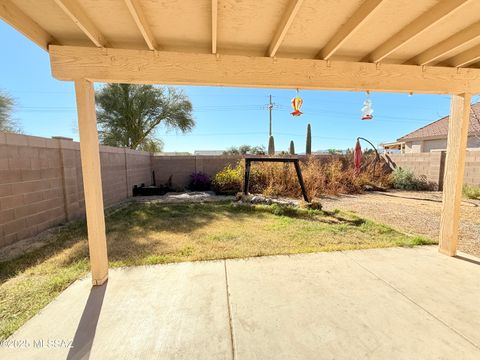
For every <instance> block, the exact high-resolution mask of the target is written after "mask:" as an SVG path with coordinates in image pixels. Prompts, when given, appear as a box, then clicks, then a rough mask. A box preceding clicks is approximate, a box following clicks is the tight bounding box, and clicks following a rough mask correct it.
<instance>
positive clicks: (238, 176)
mask: <svg viewBox="0 0 480 360" xmlns="http://www.w3.org/2000/svg"><path fill="white" fill-rule="evenodd" d="M212 185H213V189H214V190H215V192H216V193H218V194H228V195H234V194H236V193H237V192H239V191H240V189H241V187H242V168H241V167H240V166H236V167H234V168H232V167H231V166H230V165H227V166H226V167H225V168H224V169H222V170H220V171H219V172H218V173H217V174H215V176H214V178H213V181H212Z"/></svg>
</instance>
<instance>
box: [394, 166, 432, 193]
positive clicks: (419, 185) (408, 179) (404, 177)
mask: <svg viewBox="0 0 480 360" xmlns="http://www.w3.org/2000/svg"><path fill="white" fill-rule="evenodd" d="M391 179H392V186H393V187H394V188H395V189H401V190H432V188H433V186H432V184H430V183H428V181H427V179H426V178H425V176H421V177H417V176H415V174H414V173H413V172H412V171H410V170H408V169H403V168H401V167H397V168H396V169H395V170H394V171H393V173H392V174H391Z"/></svg>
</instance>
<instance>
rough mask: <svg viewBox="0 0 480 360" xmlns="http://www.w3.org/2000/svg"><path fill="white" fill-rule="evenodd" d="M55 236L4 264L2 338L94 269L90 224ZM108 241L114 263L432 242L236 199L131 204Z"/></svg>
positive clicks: (110, 224) (364, 223)
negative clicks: (233, 201)
mask: <svg viewBox="0 0 480 360" xmlns="http://www.w3.org/2000/svg"><path fill="white" fill-rule="evenodd" d="M52 236H54V237H55V240H54V241H53V242H52V243H50V244H49V245H47V246H45V247H43V248H41V249H37V250H34V251H32V252H30V253H28V254H25V255H23V256H21V257H20V258H17V259H14V260H10V261H6V262H2V263H0V282H1V283H0V329H1V330H0V338H6V337H8V336H9V335H11V334H12V333H13V332H14V331H15V330H16V329H17V328H18V327H20V326H21V325H22V324H23V323H24V322H25V321H27V320H28V319H29V318H31V317H32V316H33V315H35V314H36V313H37V312H38V311H39V310H40V309H41V308H43V307H44V306H45V305H46V304H48V303H49V302H50V301H51V300H52V299H54V298H55V297H56V296H57V295H58V294H59V293H60V292H61V291H63V290H64V289H65V288H66V287H67V286H68V285H70V284H71V283H72V282H73V281H75V280H76V279H78V278H80V277H82V276H84V275H85V274H86V273H87V272H88V269H89V265H88V245H87V239H86V229H85V223H84V222H76V223H72V224H70V225H68V226H66V227H64V228H62V229H60V230H58V231H57V232H55V233H54V234H53V235H52ZM107 241H108V252H109V260H110V266H111V267H118V266H135V265H146V264H161V263H169V262H180V261H194V260H211V259H225V258H239V257H249V256H262V255H276V254H296V253H306V252H317V251H334V250H347V249H365V248H373V247H389V246H414V245H422V244H430V243H432V242H431V241H430V240H428V239H425V238H421V237H414V236H408V235H405V234H402V233H400V232H397V231H395V230H393V229H391V228H389V227H387V226H384V225H379V224H377V223H374V222H371V221H368V220H364V219H361V218H359V217H357V216H355V215H353V214H350V213H341V212H331V213H327V212H322V211H318V210H307V209H296V208H295V209H294V208H282V207H280V206H278V205H272V206H262V205H257V206H253V207H252V206H249V205H233V204H230V203H207V204H161V203H150V204H148V203H146V204H136V203H132V204H130V205H129V206H127V207H125V208H123V209H121V210H118V211H117V212H115V213H113V214H111V215H109V216H108V217H107Z"/></svg>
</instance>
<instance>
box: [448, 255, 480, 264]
mask: <svg viewBox="0 0 480 360" xmlns="http://www.w3.org/2000/svg"><path fill="white" fill-rule="evenodd" d="M454 258H455V259H459V260H463V261H467V262H469V263H472V264H475V265H480V261H479V260H475V259H470V258H468V257H465V256H462V255H455V256H454Z"/></svg>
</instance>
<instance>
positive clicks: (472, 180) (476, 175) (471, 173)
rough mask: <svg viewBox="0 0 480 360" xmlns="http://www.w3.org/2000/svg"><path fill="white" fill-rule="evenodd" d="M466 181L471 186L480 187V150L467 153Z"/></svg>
mask: <svg viewBox="0 0 480 360" xmlns="http://www.w3.org/2000/svg"><path fill="white" fill-rule="evenodd" d="M464 181H465V183H466V184H469V185H480V149H479V150H478V151H468V152H467V158H466V160H465V177H464Z"/></svg>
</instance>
